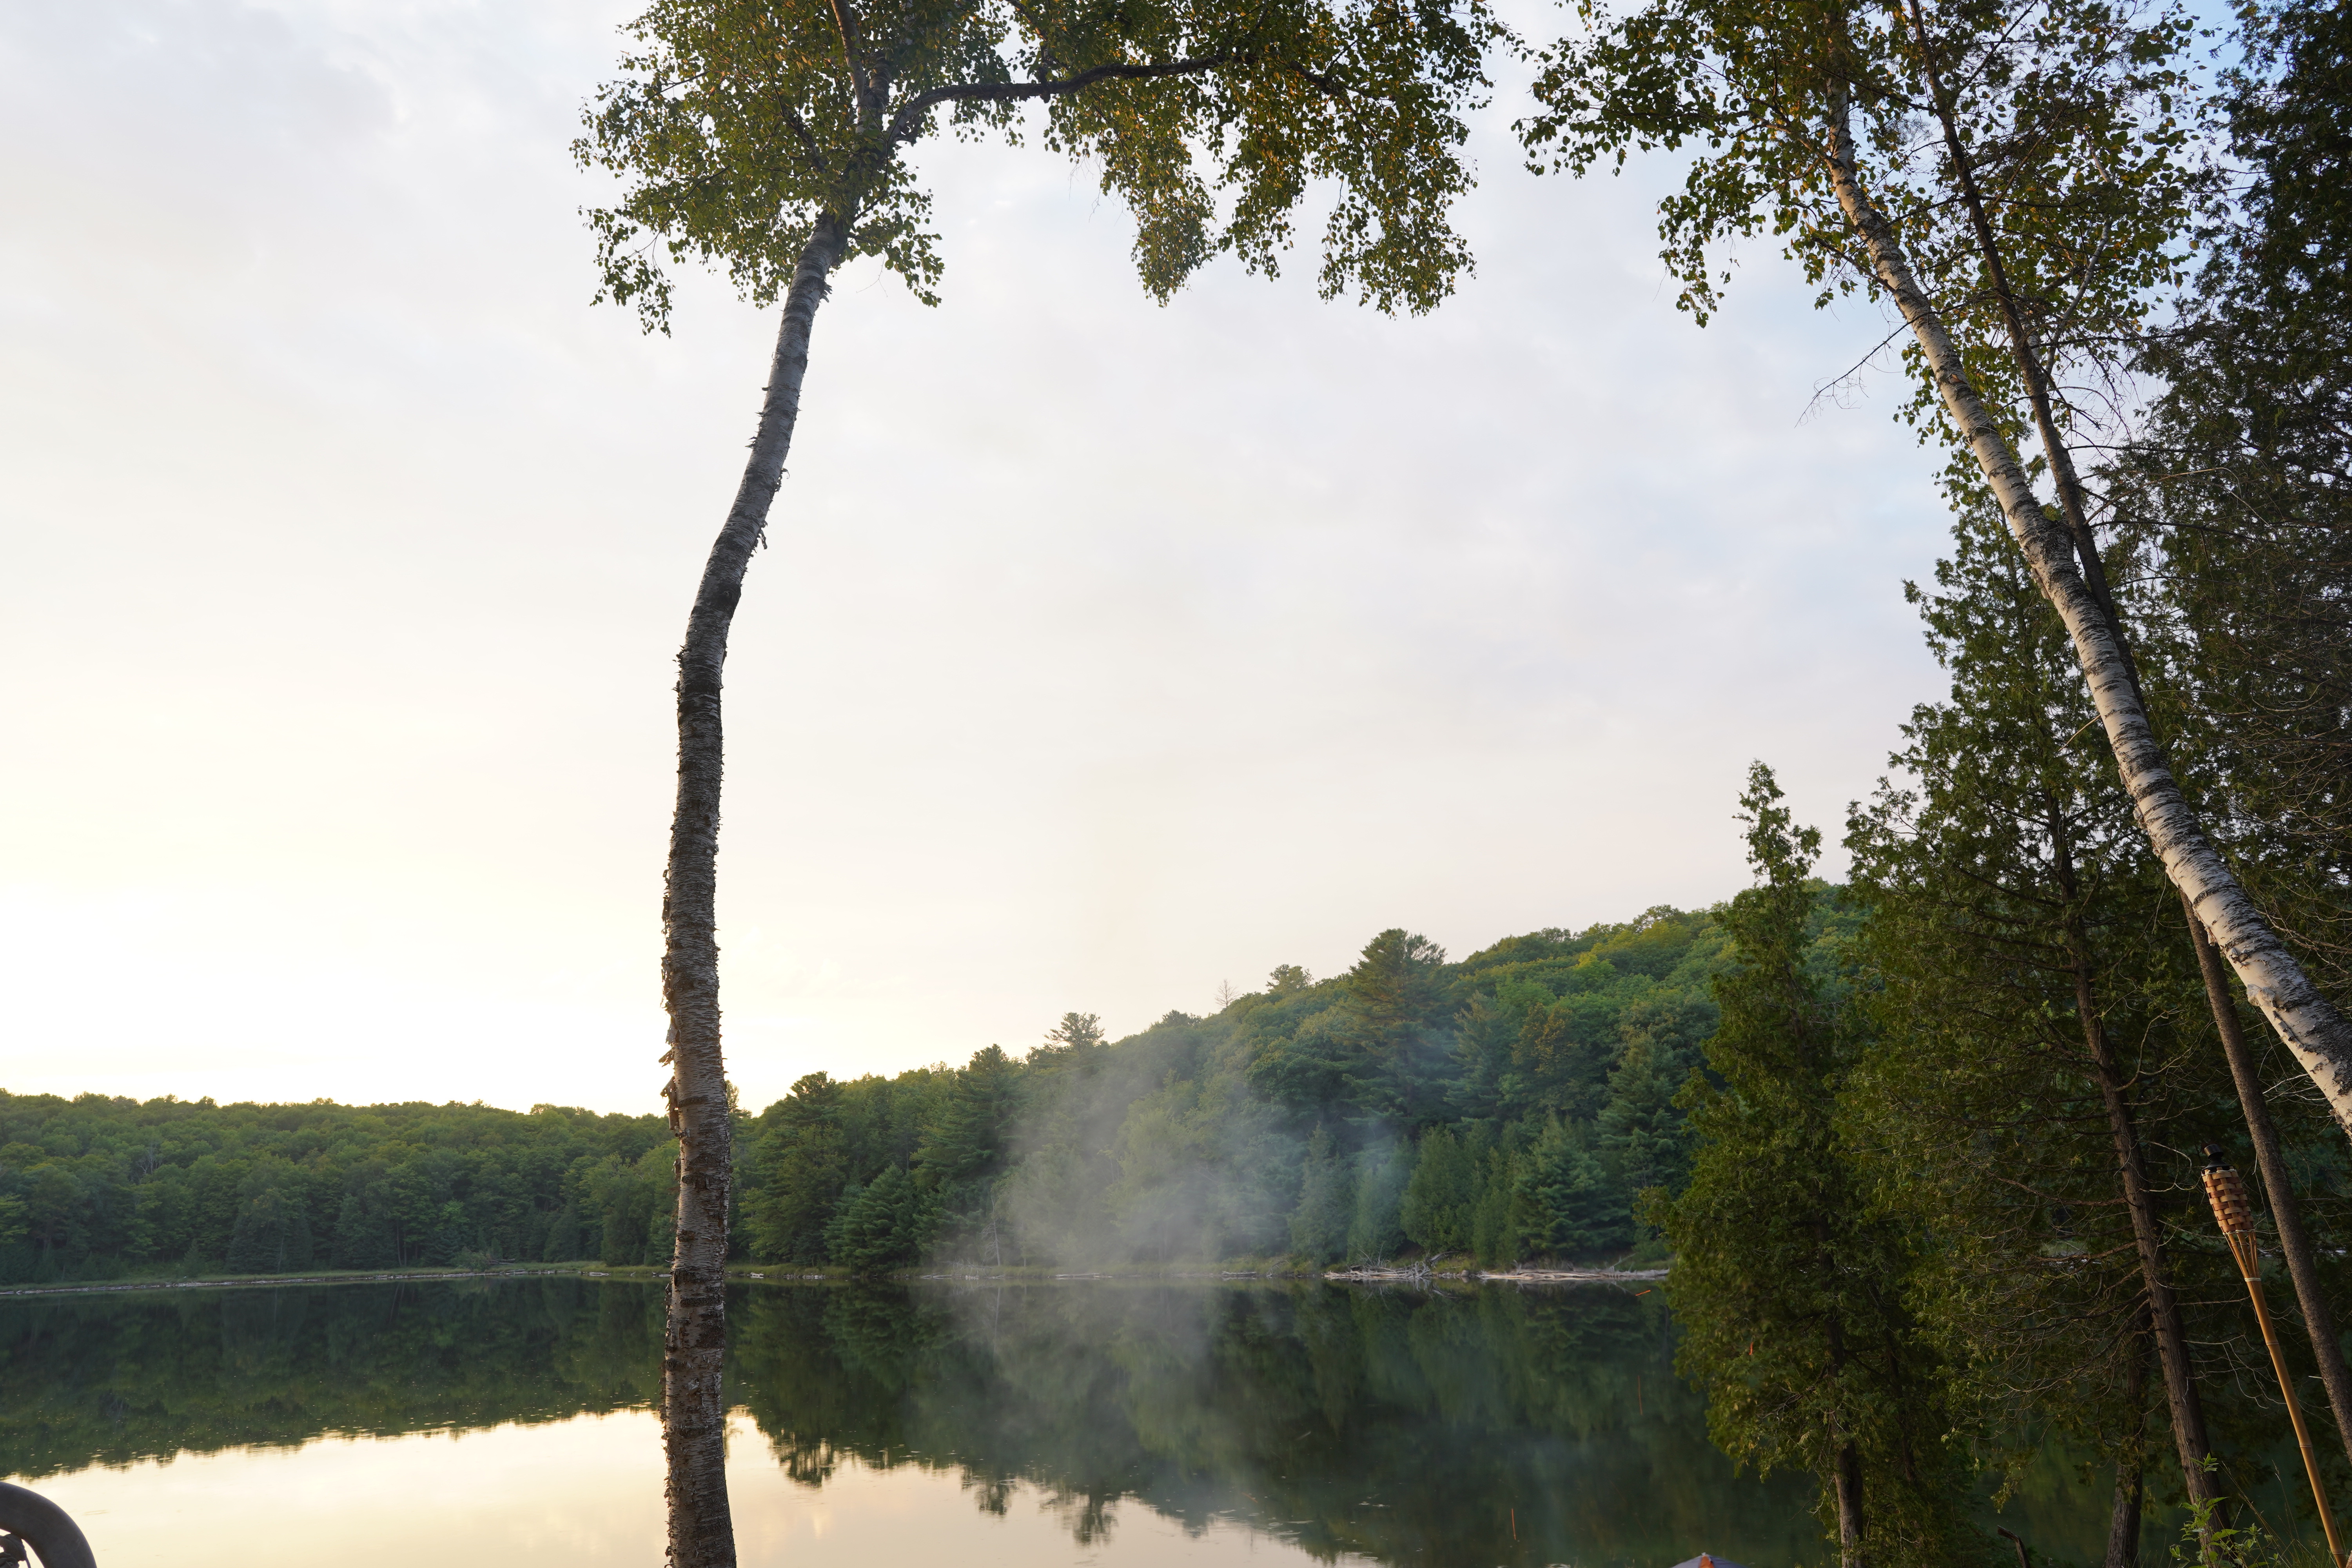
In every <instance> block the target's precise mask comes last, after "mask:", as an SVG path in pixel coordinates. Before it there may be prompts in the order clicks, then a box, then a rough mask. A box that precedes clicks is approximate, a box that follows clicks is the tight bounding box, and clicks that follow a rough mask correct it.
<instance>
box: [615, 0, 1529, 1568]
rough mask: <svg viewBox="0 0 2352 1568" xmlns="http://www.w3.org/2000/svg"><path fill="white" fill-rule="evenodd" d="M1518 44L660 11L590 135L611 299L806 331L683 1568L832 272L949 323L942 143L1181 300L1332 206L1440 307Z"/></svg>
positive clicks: (707, 860)
mask: <svg viewBox="0 0 2352 1568" xmlns="http://www.w3.org/2000/svg"><path fill="white" fill-rule="evenodd" d="M1495 31H1496V29H1495V26H1494V24H1493V23H1492V22H1491V20H1490V19H1489V18H1488V16H1486V11H1485V9H1484V6H1483V0H1243V3H1241V4H1238V5H1234V4H1226V5H1203V4H1200V3H1198V0H1127V3H1122V4H1108V3H1106V0H1019V3H1015V4H1001V3H997V0H656V4H654V5H651V6H649V7H648V8H647V9H646V11H645V12H644V14H643V15H641V16H638V17H637V18H636V20H635V21H634V22H632V23H630V24H629V25H628V26H627V27H626V28H625V33H626V36H627V37H628V38H629V39H630V40H631V47H629V48H628V49H627V50H626V52H625V53H624V55H623V57H622V59H621V74H620V75H619V77H618V78H617V79H615V80H614V81H613V82H611V83H610V84H608V85H607V86H605V87H604V88H603V89H601V90H600V91H599V92H598V94H597V96H596V98H595V99H594V100H593V102H592V103H591V104H590V105H589V106H588V107H587V108H586V110H585V111H584V120H585V127H586V129H585V133H584V134H583V136H582V137H581V138H580V139H579V141H578V142H576V143H575V144H574V154H575V156H576V158H577V159H578V160H579V162H580V163H583V165H585V166H588V167H591V168H596V169H603V170H608V171H610V172H612V173H614V174H617V175H618V176H619V177H620V180H621V191H620V194H619V195H618V198H617V199H616V200H615V201H614V204H613V205H610V206H607V207H603V208H599V209H597V210H595V211H593V212H592V213H591V214H590V215H589V221H590V223H591V225H592V226H593V231H594V233H595V235H596V237H597V241H598V261H599V264H600V267H601V269H602V275H603V279H604V288H603V291H602V294H601V295H600V298H602V299H607V300H612V301H614V302H615V303H619V304H622V305H625V306H634V307H635V309H636V310H638V312H639V313H640V316H641V318H642V319H643V321H645V323H646V326H647V327H648V328H660V329H662V330H667V327H668V324H669V320H670V308H671V286H670V281H669V279H668V276H667V272H666V271H665V267H666V266H668V265H675V264H681V263H691V264H699V265H706V266H710V267H715V268H719V269H721V270H723V271H724V272H725V273H726V274H727V276H728V277H729V278H730V279H731V280H732V281H733V283H734V284H735V286H736V287H737V288H738V289H740V291H741V293H742V294H743V295H744V296H745V297H746V298H748V299H750V300H753V301H755V302H757V303H759V304H761V305H772V304H775V303H777V302H778V301H780V300H781V302H782V313H781V320H780V321H779V324H778V328H777V334H776V342H775V349H774V352H773V354H772V359H771V363H770V368H769V375H768V384H767V388H766V394H765V397H764V400H763V402H762V404H761V410H760V415H759V419H758V422H757V425H756V426H755V427H754V430H753V435H752V440H751V456H750V458H749V460H748V461H747V462H746V464H745V466H744V469H743V475H742V479H741V481H740V485H739V486H738V488H737V490H736V493H735V498H734V501H733V503H732V505H731V506H730V508H729V510H728V512H727V516H726V518H725V520H724V521H723V522H722V524H721V525H720V527H719V533H718V537H717V539H716V541H715V542H713V544H712V546H711V549H710V552H709V559H708V560H707V562H706V563H705V565H704V568H703V573H702V577H701V581H700V583H699V584H698V587H697V589H696V592H695V596H694V602H693V606H692V609H691V611H690V612H689V614H688V621H687V631H686V638H685V642H684V645H683V647H681V648H680V650H679V653H678V680H677V730H678V774H677V805H676V814H675V816H674V818H673V821H672V825H671V830H670V842H669V854H668V861H667V879H666V884H665V894H664V898H663V905H662V923H663V930H664V932H665V948H664V952H663V958H662V990H663V1000H664V1003H665V1005H666V1007H667V1013H668V1017H669V1033H668V1050H667V1052H666V1053H665V1054H664V1056H663V1058H662V1060H663V1062H664V1063H665V1064H667V1065H668V1066H669V1068H670V1069H671V1076H670V1079H669V1082H668V1085H667V1100H668V1104H669V1114H670V1120H671V1123H672V1125H673V1126H674V1127H675V1129H676V1130H677V1136H678V1143H679V1150H678V1198H677V1233H676V1236H677V1239H676V1251H675V1256H674V1261H673V1267H672V1270H671V1275H670V1289H669V1310H668V1328H667V1339H666V1342H665V1346H664V1352H663V1394H662V1401H663V1403H662V1412H663V1430H664V1441H665V1444H666V1446H667V1496H668V1500H669V1542H668V1545H669V1560H670V1562H671V1563H674V1564H677V1565H678V1568H709V1565H713V1564H728V1563H733V1562H734V1544H733V1532H732V1528H731V1524H730V1518H729V1511H728V1504H727V1493H726V1477H725V1470H724V1465H723V1458H724V1456H723V1448H722V1437H723V1433H724V1410H723V1407H722V1405H721V1399H720V1391H719V1370H720V1363H721V1360H722V1356H723V1352H724V1347H725V1334H726V1325H725V1315H724V1296H723V1283H724V1282H723V1279H722V1277H721V1273H720V1268H721V1264H722V1262H723V1260H724V1258H725V1257H726V1253H727V1208H728V1193H729V1184H730V1162H731V1151H730V1122H729V1117H728V1107H727V1097H726V1090H725V1072H724V1064H723V1059H722V1056H721V1049H720V1034H719V948H718V940H717V921H716V908H715V906H716V894H717V856H718V842H719V792H720V783H721V774H722V769H723V763H724V748H723V734H722V729H721V721H720V694H721V686H722V676H723V672H724V669H725V664H726V656H727V640H728V632H729V627H730V624H731V622H732V619H733V617H734V614H735V610H736V606H737V605H738V603H739V601H740V598H741V596H742V591H743V583H744V576H745V572H746V569H747V567H748V566H749V564H750V562H751V554H752V552H753V551H754V550H755V549H756V548H758V547H759V545H760V544H761V542H763V541H764V539H765V532H766V527H767V521H768V516H769V511H770V508H771V506H772V503H773V501H774V499H775V496H776V492H777V490H778V489H779V487H780V485H781V483H782V475H783V466H784V460H785V457H786V454H787V452H788V451H789V450H790V448H791V445H792V439H793V428H794V426H795V424H796V422H797V420H798V416H799V412H800V405H801V393H802V384H803V376H804V375H805V374H806V371H807V367H808V356H809V342H810V331H811V328H812V325H813V323H814V320H815V316H816V312H817V310H818V308H819V307H820V306H821V305H822V304H823V303H824V300H825V297H826V295H827V292H828V290H829V287H830V280H831V279H832V277H833V275H834V273H835V271H836V270H837V269H838V268H840V267H841V266H842V265H843V263H845V261H847V260H849V259H851V258H856V257H873V258H878V259H879V260H880V261H881V263H882V264H883V266H884V267H886V268H887V269H889V270H890V271H892V272H894V273H896V274H897V275H898V277H899V278H900V279H903V280H904V281H905V282H906V283H907V284H908V287H909V288H910V289H912V290H913V291H914V293H915V294H916V295H917V296H918V297H919V298H920V299H922V300H925V301H927V302H932V301H935V300H936V299H937V289H938V284H939V280H940V257H939V253H938V247H937V242H936V237H935V236H934V235H933V234H932V233H931V232H930V231H929V228H928V226H927V221H928V216H929V205H930V198H929V193H928V192H927V191H926V190H925V189H924V188H923V186H922V184H921V183H920V181H919V179H918V177H917V175H916V172H915V170H914V169H913V167H912V166H911V165H910V163H908V157H907V154H908V151H909V150H910V149H911V148H912V147H914V146H915V145H916V144H917V143H919V142H921V141H922V140H923V139H925V138H926V137H929V136H931V135H933V134H936V133H937V132H940V131H941V130H942V129H945V130H948V131H951V132H953V133H954V134H956V135H957V136H959V137H961V138H965V139H976V138H981V137H986V136H991V135H993V136H999V137H1002V138H1003V139H1004V140H1006V141H1007V142H1019V141H1020V140H1021V137H1022V135H1023V133H1024V129H1026V128H1027V122H1026V121H1024V111H1025V110H1027V108H1028V107H1029V106H1033V105H1034V106H1036V107H1037V108H1038V109H1040V110H1042V124H1041V125H1039V126H1037V127H1036V128H1035V133H1036V134H1037V135H1038V136H1039V138H1040V139H1041V140H1042V141H1043V142H1045V145H1046V147H1047V148H1048V149H1050V150H1052V151H1055V152H1057V153H1064V154H1066V155H1068V156H1070V157H1072V158H1074V159H1076V160H1077V161H1079V162H1080V163H1083V164H1085V165H1087V166H1088V167H1090V168H1092V169H1094V170H1095V171H1097V173H1098V174H1099V177H1100V181H1101V184H1102V187H1103V189H1104V191H1105V192H1106V193H1107V194H1108V195H1114V196H1117V197H1118V198H1119V199H1121V200H1123V201H1124V202H1125V203H1126V204H1127V205H1128V207H1129V210H1130V211H1131V212H1133V214H1134V215H1135V217H1136V241H1135V260H1136V264H1137V268H1138V270H1139V273H1140V274H1141V278H1142V281H1143V285H1144V288H1145V289H1147V290H1148V291H1149V292H1150V294H1151V295H1152V296H1153V297H1154V298H1156V299H1159V300H1166V299H1168V298H1169V296H1170V295H1171V294H1172V293H1173V292H1174V291H1175V289H1177V288H1179V287H1180V286H1181V284H1182V282H1183V281H1184V279H1186V278H1187V277H1189V276H1190V275H1191V274H1192V272H1193V271H1194V270H1196V269H1197V268H1199V267H1201V266H1202V264H1203V263H1204V262H1206V261H1207V260H1208V259H1210V258H1212V257H1213V256H1216V255H1218V254H1221V253H1223V254H1231V255H1233V256H1235V257H1237V258H1240V260H1241V261H1242V262H1243V263H1244V265H1245V266H1247V267H1249V268H1252V269H1253V270H1258V271H1265V272H1269V273H1270V272H1272V271H1274V270H1275V269H1276V264H1277V260H1278V258H1279V256H1280V254H1281V253H1282V252H1283V250H1284V249H1285V248H1286V247H1287V246H1288V245H1289V244H1290V243H1291V241H1292V238H1293V229H1294V226H1295V224H1296V222H1297V215H1298V213H1299V211H1300V209H1301V207H1302V206H1303V205H1305V204H1306V203H1307V201H1308V199H1309V197H1310V195H1317V194H1320V195H1322V196H1324V197H1327V198H1328V217H1327V219H1326V221H1325V223H1324V226H1323V235H1322V247H1321V248H1322V271H1321V282H1322V289H1323V292H1324V293H1325V295H1326V296H1327V297H1329V296H1332V295H1337V294H1340V293H1343V292H1346V291H1349V290H1351V289H1352V290H1355V291H1357V292H1359V293H1360V295H1361V296H1362V298H1364V299H1365V300H1368V301H1370V303H1372V304H1375V305H1377V306H1379V307H1381V308H1382V309H1384V310H1414V311H1418V310H1427V309H1429V308H1430V307H1432V306H1433V305H1434V304H1435V303H1436V302H1437V301H1438V300H1440V299H1442V298H1443V297H1444V295H1445V294H1446V292H1447V291H1448V290H1449V289H1450V288H1451V286H1452V281H1453V279H1454V277H1455V276H1456V274H1458V273H1459V272H1460V271H1461V270H1462V269H1463V268H1465V267H1466V266H1467V264H1468V256H1467V253H1466V250H1465V247H1464V245H1463V243H1462V241H1461V239H1460V237H1458V236H1456V235H1455V234H1454V232H1453V230H1452V229H1451V228H1450V227H1449V226H1448V221H1447V208H1448V206H1449V204H1450V203H1451V202H1452V200H1453V199H1454V197H1455V196H1456V195H1459V194H1460V193H1461V192H1462V191H1464V190H1465V188H1467V186H1468V184H1469V182H1470V176H1469V174H1468V171H1467V169H1466V167H1465V164H1464V163H1463V161H1462V159H1461V157H1460V146H1461V143H1462V141H1463V139H1464V136H1465V126H1464V123H1463V119H1462V116H1463V114H1464V113H1465V112H1466V110H1468V108H1469V107H1470V106H1471V105H1472V104H1474V103H1475V101H1477V100H1478V99H1479V97H1480V95H1481V94H1482V92H1483V91H1484V89H1485V80H1484V78H1483V76H1482V74H1481V53H1482V49H1483V48H1484V47H1485V45H1486V42H1487V41H1488V39H1489V37H1491V36H1492V35H1493V34H1494V32H1495Z"/></svg>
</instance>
